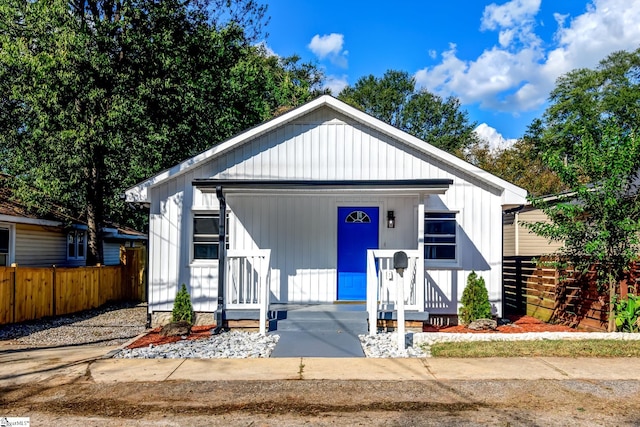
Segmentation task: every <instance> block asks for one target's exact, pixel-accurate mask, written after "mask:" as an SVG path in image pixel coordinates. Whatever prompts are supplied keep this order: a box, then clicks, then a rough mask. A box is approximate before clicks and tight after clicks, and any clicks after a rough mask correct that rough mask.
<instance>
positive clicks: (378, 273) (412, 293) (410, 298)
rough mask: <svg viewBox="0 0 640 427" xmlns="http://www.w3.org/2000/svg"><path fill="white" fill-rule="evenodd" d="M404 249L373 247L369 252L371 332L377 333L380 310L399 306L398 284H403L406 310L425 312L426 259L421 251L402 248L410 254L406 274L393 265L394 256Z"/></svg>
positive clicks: (368, 296)
mask: <svg viewBox="0 0 640 427" xmlns="http://www.w3.org/2000/svg"><path fill="white" fill-rule="evenodd" d="M400 250H402V249H370V250H368V251H367V312H368V313H369V334H370V335H375V334H376V329H377V328H376V324H377V319H378V311H379V310H384V311H392V310H395V309H396V308H397V302H398V301H397V293H398V284H399V283H402V284H403V290H404V292H403V294H404V302H405V304H404V309H405V310H412V311H424V261H423V255H422V251H420V250H417V249H408V250H406V249H405V250H402V251H403V252H404V253H406V254H407V258H408V261H409V264H408V268H407V269H406V270H405V271H404V274H403V277H400V275H399V274H398V273H397V272H396V270H395V269H394V268H393V255H394V254H395V253H396V252H398V251H400Z"/></svg>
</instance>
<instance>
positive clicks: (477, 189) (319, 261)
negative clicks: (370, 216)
mask: <svg viewBox="0 0 640 427" xmlns="http://www.w3.org/2000/svg"><path fill="white" fill-rule="evenodd" d="M196 178H218V179H305V180H340V179H346V180H367V179H389V180H393V179H416V178H421V179H435V178H439V179H447V178H448V179H452V180H453V185H452V186H451V187H450V188H449V190H447V191H446V193H445V194H444V195H441V196H435V195H431V196H427V200H426V203H427V205H428V206H433V205H436V206H438V207H439V208H440V209H449V210H454V211H458V212H459V214H458V218H457V219H458V224H459V251H460V262H459V265H458V267H456V268H454V269H429V270H428V271H427V272H426V274H425V281H426V283H427V292H426V294H427V296H426V300H427V301H426V302H425V305H426V309H427V310H428V311H431V312H433V313H441V314H456V313H457V309H458V301H459V299H460V297H461V295H462V291H463V290H464V286H465V284H466V279H467V276H468V275H469V273H470V272H471V271H476V272H477V273H478V274H479V275H480V276H482V277H483V278H484V279H485V281H486V284H487V288H488V290H489V295H490V299H491V301H492V303H493V305H494V308H495V311H496V313H498V314H499V313H500V310H501V306H502V303H501V289H502V287H501V281H502V272H501V270H502V208H501V193H500V190H498V189H496V188H493V187H489V186H488V185H487V184H485V183H481V182H480V181H479V180H478V179H476V178H474V177H473V176H472V175H471V174H466V173H463V172H460V171H459V169H454V168H453V167H450V166H446V165H445V164H444V163H442V162H441V161H439V160H438V159H437V158H434V157H430V156H429V155H427V154H425V153H422V152H417V151H416V150H414V149H411V148H408V146H406V145H404V144H402V143H401V142H399V141H396V140H394V139H392V138H390V137H388V136H385V135H382V134H380V133H379V132H375V131H369V130H368V128H366V127H364V126H362V125H360V124H355V123H354V122H353V121H351V120H349V119H347V118H346V117H343V116H341V115H339V114H337V113H336V112H335V111H334V110H332V109H329V108H324V109H320V110H317V111H314V112H312V113H311V114H309V115H307V116H306V117H303V118H300V119H298V120H297V121H294V122H291V123H288V124H286V125H283V126H282V127H279V128H276V129H275V130H273V131H271V132H269V133H266V134H264V135H262V136H261V137H259V138H256V139H254V140H253V141H249V142H247V143H245V144H243V145H241V146H239V147H236V148H235V149H233V150H230V151H228V152H226V153H225V154H224V155H221V156H219V157H217V158H213V159H211V160H210V161H208V162H206V163H203V164H202V165H201V166H199V167H197V168H194V169H192V170H190V171H189V172H187V173H185V174H182V175H178V176H177V177H176V178H173V179H170V180H168V181H167V182H165V183H163V184H161V185H158V186H157V187H153V188H152V191H151V195H152V196H151V200H152V201H153V204H152V210H151V227H150V239H151V242H150V258H151V261H150V266H149V267H150V268H149V275H150V283H151V288H152V292H151V301H150V303H151V305H150V309H152V310H170V309H171V306H172V301H173V297H174V296H175V292H176V291H177V287H178V286H179V284H180V283H186V284H187V285H188V286H189V287H190V291H191V292H192V297H193V299H194V305H195V307H196V310H202V311H213V310H215V308H216V306H215V304H216V299H217V263H215V262H214V263H209V264H208V265H202V264H198V265H192V263H191V247H190V246H191V221H192V208H193V210H216V209H218V202H217V199H216V197H215V194H213V193H206V192H205V193H203V192H201V191H200V190H198V189H193V188H192V184H191V183H192V181H193V179H196ZM419 197H420V196H419V195H418V194H413V195H397V196H396V197H392V196H379V195H377V196H376V195H374V194H366V192H357V193H356V192H345V193H343V194H339V195H336V194H334V193H331V192H313V193H307V194H304V193H296V194H291V193H284V192H281V193H280V194H264V193H259V192H256V194H252V195H242V196H240V195H233V194H230V195H229V196H228V197H227V203H228V209H229V210H230V211H231V219H230V221H231V224H230V229H231V230H230V235H231V242H230V245H231V247H232V248H235V249H244V248H256V247H257V248H260V249H271V250H272V254H271V268H272V271H271V300H272V301H279V302H325V301H333V300H335V296H336V295H335V294H336V284H335V277H336V271H335V269H336V251H337V250H336V244H337V243H336V242H337V238H336V233H337V231H336V215H337V206H338V205H341V206H357V205H361V206H367V205H368V206H380V218H381V223H382V222H383V221H384V218H385V217H386V211H387V210H394V211H395V212H396V218H397V224H398V225H397V228H395V229H393V230H388V229H386V228H383V227H382V226H381V230H380V232H381V234H380V247H381V248H385V247H386V248H389V249H391V248H398V249H412V248H415V247H416V246H417V241H416V235H417V227H418V226H417V223H418V220H419V219H418V218H417V214H416V212H417V205H418V202H419V200H420V198H419ZM427 209H428V207H427ZM420 220H422V219H420Z"/></svg>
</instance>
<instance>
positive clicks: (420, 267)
mask: <svg viewBox="0 0 640 427" xmlns="http://www.w3.org/2000/svg"><path fill="white" fill-rule="evenodd" d="M424 197H425V195H424V194H420V198H419V201H418V259H417V260H416V263H417V265H416V303H418V311H421V312H423V311H424V306H425V303H426V301H425V299H424Z"/></svg>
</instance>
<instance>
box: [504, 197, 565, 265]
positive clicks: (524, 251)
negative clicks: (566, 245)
mask: <svg viewBox="0 0 640 427" xmlns="http://www.w3.org/2000/svg"><path fill="white" fill-rule="evenodd" d="M548 221H549V219H548V217H547V215H546V214H545V213H544V212H543V211H542V210H541V209H538V208H534V207H533V206H531V205H530V204H526V205H523V206H519V207H517V208H514V209H509V210H506V211H505V212H504V213H503V227H504V228H503V246H504V256H505V257H512V256H527V257H530V256H541V255H548V254H551V253H554V252H556V251H557V250H558V249H560V248H561V247H562V245H563V243H562V242H558V241H550V240H548V239H547V238H546V237H542V236H539V235H537V234H535V233H534V232H532V231H531V230H529V228H527V227H526V225H525V224H527V223H534V222H548Z"/></svg>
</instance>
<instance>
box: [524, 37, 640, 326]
mask: <svg viewBox="0 0 640 427" xmlns="http://www.w3.org/2000/svg"><path fill="white" fill-rule="evenodd" d="M639 113H640V49H638V50H636V51H635V52H632V53H628V52H616V53H614V54H612V55H610V56H609V57H608V58H606V59H605V60H604V61H602V62H601V63H600V66H599V68H598V69H596V70H588V69H581V70H575V71H572V72H570V73H568V74H566V75H565V76H563V77H561V78H560V79H558V84H557V87H556V89H555V90H554V91H553V92H552V94H551V105H550V107H549V108H548V109H547V111H546V112H545V114H544V117H543V120H542V121H537V122H535V123H534V125H535V126H533V127H534V128H535V129H534V131H533V132H532V133H535V134H536V137H537V140H538V141H539V146H540V150H541V152H542V154H543V159H544V161H545V163H546V164H547V166H548V167H549V168H550V169H551V170H552V171H553V172H554V173H556V174H557V175H558V177H559V178H560V180H561V181H562V183H563V184H564V185H565V186H566V188H567V189H568V191H567V192H566V193H563V194H560V195H558V196H557V197H556V198H554V199H553V200H548V199H547V200H544V199H542V198H533V199H532V204H533V206H534V207H539V208H540V209H542V210H543V211H544V213H545V214H546V215H547V216H548V217H549V219H550V221H551V222H550V223H534V224H529V225H528V226H529V228H530V229H531V230H532V231H534V232H535V233H537V234H539V235H541V236H543V237H546V238H548V239H551V240H555V241H560V242H564V247H563V248H562V249H561V250H560V255H562V256H563V257H564V258H565V259H566V260H568V261H569V262H570V263H571V264H573V265H574V266H575V267H576V270H577V271H578V272H585V271H587V270H588V268H589V266H590V265H594V264H595V265H596V266H597V269H596V272H597V282H598V284H599V286H600V287H601V288H604V287H608V289H609V301H610V306H609V322H610V323H609V330H613V329H614V327H615V324H614V318H613V317H614V301H615V295H616V286H617V284H618V283H619V281H620V280H621V279H622V277H623V274H624V272H625V270H626V269H627V268H628V266H629V263H630V262H631V261H632V260H633V259H634V257H636V256H637V254H638V251H639V250H640V241H639V238H638V236H639V233H640V199H639V197H640V196H639V192H640V191H639V190H640V188H639V183H640V175H639V172H640V138H639V137H638V124H639V123H638V120H637V117H638V114H639Z"/></svg>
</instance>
